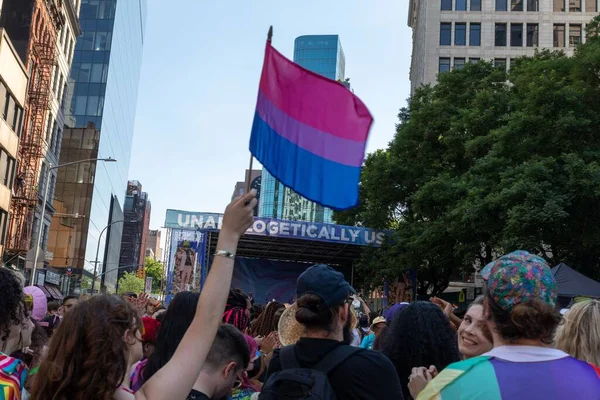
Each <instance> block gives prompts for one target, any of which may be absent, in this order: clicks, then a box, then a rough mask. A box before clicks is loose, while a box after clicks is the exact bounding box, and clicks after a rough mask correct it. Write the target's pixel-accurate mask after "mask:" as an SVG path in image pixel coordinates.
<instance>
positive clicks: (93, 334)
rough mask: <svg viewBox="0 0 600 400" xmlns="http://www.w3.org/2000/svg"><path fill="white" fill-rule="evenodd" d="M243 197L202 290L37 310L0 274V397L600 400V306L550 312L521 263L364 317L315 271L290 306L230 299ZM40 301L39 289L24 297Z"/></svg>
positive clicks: (544, 282) (552, 295)
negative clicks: (457, 296)
mask: <svg viewBox="0 0 600 400" xmlns="http://www.w3.org/2000/svg"><path fill="white" fill-rule="evenodd" d="M255 206H256V198H255V192H254V191H252V192H250V193H249V194H248V195H246V196H244V197H242V198H240V199H238V200H236V201H234V202H232V204H230V205H229V206H228V207H227V209H226V211H225V215H224V218H223V225H222V229H221V232H220V235H219V240H218V244H217V251H216V253H215V257H214V261H213V264H212V266H211V268H210V272H209V275H208V277H207V279H206V284H205V286H204V287H203V290H202V292H201V293H194V292H188V291H184V292H180V293H178V294H177V295H176V296H175V297H174V298H173V299H172V301H171V302H170V303H169V305H168V307H167V308H165V307H163V306H162V305H161V303H160V302H158V301H156V300H154V299H151V298H149V297H148V296H147V295H144V294H141V295H136V294H134V293H126V294H123V295H121V296H110V295H95V296H92V297H90V298H89V299H78V298H77V297H71V296H69V297H67V298H65V299H64V300H63V302H62V303H56V302H49V303H46V299H45V296H41V295H40V294H39V293H38V292H37V290H39V289H38V288H36V287H25V288H23V287H22V282H21V281H20V279H19V277H18V276H17V275H15V274H14V273H13V272H12V271H10V270H8V269H5V268H0V293H2V295H1V296H0V308H1V309H2V313H0V399H7V400H21V399H34V400H67V399H75V400H79V399H81V400H84V399H85V400H88V399H89V400H94V399H99V400H108V399H117V400H121V399H134V398H135V399H149V400H150V399H151V400H163V399H164V400H177V399H181V400H184V399H190V400H192V399H193V400H206V399H215V400H222V399H228V400H229V399H231V400H238V399H243V400H253V399H259V400H270V399H306V400H309V399H322V400H325V399H400V400H401V399H416V400H433V399H442V400H448V399H486V400H487V399H503V400H512V399H528V400H529V399H533V400H537V399H540V400H541V399H543V400H552V399H600V369H599V368H598V367H596V366H597V365H599V363H600V325H599V322H600V320H599V318H600V302H599V301H598V300H586V301H582V302H579V303H576V304H574V305H573V306H572V307H571V308H570V309H569V310H568V311H567V312H566V313H564V315H562V314H561V313H560V312H559V310H558V309H557V304H556V302H557V294H556V284H555V282H554V278H553V277H552V274H551V272H550V269H549V268H548V265H547V264H546V262H545V261H544V260H543V259H542V258H540V257H538V256H535V255H532V254H529V253H527V252H525V251H517V252H513V253H510V254H507V255H505V256H503V257H500V258H499V259H498V260H496V261H494V262H492V263H490V264H489V265H488V266H486V267H485V268H484V270H483V271H482V276H483V278H484V280H485V287H484V294H483V295H482V296H480V297H478V298H476V299H475V301H473V302H472V303H471V304H470V305H469V307H468V309H467V310H466V313H465V314H464V316H463V317H462V318H459V317H458V316H457V315H455V309H454V307H453V305H452V304H450V303H448V302H446V301H444V300H442V299H440V298H437V297H434V298H431V299H430V301H415V302H411V303H410V304H409V303H398V304H394V305H393V306H391V307H389V308H388V309H386V310H382V312H381V313H377V312H372V311H371V310H370V309H369V307H368V306H367V304H366V303H365V302H364V301H363V300H362V299H361V298H360V297H358V296H357V293H356V291H355V290H354V288H352V286H351V285H350V284H349V283H348V282H347V281H346V280H345V278H344V276H343V274H342V273H340V272H338V271H336V270H335V269H333V268H331V267H329V266H326V265H314V266H311V267H309V268H307V269H306V271H305V272H304V273H302V274H301V275H300V277H299V278H298V281H297V286H296V298H295V301H294V303H293V304H284V303H281V302H278V301H275V300H274V301H271V302H270V303H268V304H266V305H264V306H263V305H258V304H255V301H254V299H253V298H252V296H251V294H249V295H246V294H245V293H244V292H242V291H241V290H238V289H232V288H231V279H232V273H233V266H234V258H235V252H236V248H237V244H238V241H239V239H240V237H241V236H242V235H243V234H244V232H245V231H246V229H247V228H248V227H249V226H250V224H251V223H252V220H253V219H252V213H253V209H254V207H255ZM36 289H37V290H36Z"/></svg>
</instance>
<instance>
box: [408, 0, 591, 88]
mask: <svg viewBox="0 0 600 400" xmlns="http://www.w3.org/2000/svg"><path fill="white" fill-rule="evenodd" d="M507 1H508V9H509V10H510V4H511V0H507ZM586 1H596V2H597V1H598V0H582V9H583V10H585V4H586ZM455 4H456V0H453V9H454V8H455V7H454V5H455ZM470 4H471V0H467V8H469V7H470ZM566 4H567V7H568V4H569V1H568V0H567V1H566ZM523 8H524V10H525V11H495V9H496V0H481V9H482V11H441V0H410V5H409V19H408V25H409V26H410V27H412V28H413V54H412V60H411V71H410V80H411V91H414V89H415V88H417V87H419V86H421V85H423V84H427V83H435V82H436V80H437V75H438V68H439V58H440V57H449V58H451V65H454V57H460V58H465V59H467V60H468V59H469V58H480V59H482V60H488V61H491V60H493V59H495V58H506V59H507V63H508V60H509V59H511V58H517V57H520V56H524V55H526V56H532V55H533V54H534V52H535V48H534V47H525V44H526V34H525V29H526V28H524V33H523V47H511V46H510V23H511V22H512V23H524V24H527V23H537V24H539V48H540V49H541V48H548V49H551V50H563V51H565V53H567V54H568V55H572V54H573V51H574V48H572V47H569V24H580V25H582V26H583V27H584V32H583V37H584V41H585V25H586V24H587V23H589V22H590V21H591V19H592V18H594V17H595V16H596V15H598V13H592V12H585V11H582V12H575V11H574V12H554V11H553V1H552V0H539V11H536V12H533V11H526V9H527V0H523ZM441 22H451V23H452V41H451V43H452V45H450V46H440V23H441ZM455 22H466V23H467V25H468V23H469V22H477V23H481V46H455V45H454V23H455ZM496 23H507V24H508V25H507V27H508V33H507V41H508V46H506V47H496V46H495V45H494V29H495V24H496ZM554 24H566V32H565V35H566V47H564V48H560V49H559V48H556V49H555V48H554V47H553V26H554ZM468 37H469V31H468V29H467V41H468Z"/></svg>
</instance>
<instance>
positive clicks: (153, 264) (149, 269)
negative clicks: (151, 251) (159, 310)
mask: <svg viewBox="0 0 600 400" xmlns="http://www.w3.org/2000/svg"><path fill="white" fill-rule="evenodd" d="M144 270H145V271H146V276H149V277H152V293H158V292H160V289H161V285H162V281H163V279H164V278H165V269H164V266H163V264H162V263H161V262H160V261H156V260H155V259H153V258H152V257H146V259H145V260H144Z"/></svg>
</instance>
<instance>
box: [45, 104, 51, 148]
mask: <svg viewBox="0 0 600 400" xmlns="http://www.w3.org/2000/svg"><path fill="white" fill-rule="evenodd" d="M51 136H52V113H51V112H50V111H48V120H47V121H46V142H48V143H49V142H50V137H51Z"/></svg>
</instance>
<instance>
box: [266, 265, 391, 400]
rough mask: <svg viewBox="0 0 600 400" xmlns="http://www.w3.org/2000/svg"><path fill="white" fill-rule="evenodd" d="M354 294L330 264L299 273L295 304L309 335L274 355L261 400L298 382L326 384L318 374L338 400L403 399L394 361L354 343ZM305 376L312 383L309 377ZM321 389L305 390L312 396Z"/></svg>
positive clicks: (297, 314) (300, 320) (299, 320)
mask: <svg viewBox="0 0 600 400" xmlns="http://www.w3.org/2000/svg"><path fill="white" fill-rule="evenodd" d="M355 293H356V291H355V290H354V288H352V286H350V284H349V283H348V282H347V281H346V280H345V278H344V275H343V274H342V273H341V272H339V271H336V270H335V269H333V268H331V267H329V266H327V265H314V266H312V267H310V268H308V269H307V270H306V271H304V273H302V275H300V277H299V278H298V282H297V286H296V295H297V301H296V304H295V306H296V307H297V311H296V321H297V322H298V323H299V324H300V325H301V326H302V327H303V328H304V335H303V336H302V337H301V338H300V340H299V341H298V342H297V343H296V344H294V345H291V346H286V347H284V348H282V349H280V350H276V351H275V353H274V355H273V359H272V361H271V364H270V365H269V370H268V373H267V381H266V383H265V385H264V386H263V392H262V394H261V397H260V398H261V399H262V398H267V399H269V398H277V397H276V396H275V397H269V394H268V393H274V394H277V393H286V392H285V390H286V389H285V388H286V386H285V385H286V384H289V382H291V381H294V379H295V378H298V379H297V381H298V382H295V383H296V384H298V383H300V382H313V383H315V382H322V380H319V378H318V376H320V377H323V376H325V377H326V379H327V381H328V385H327V386H328V388H329V389H331V390H332V391H333V393H334V394H335V398H338V399H350V400H352V399H357V400H358V399H403V395H402V389H401V388H400V381H399V379H398V375H397V374H396V370H395V368H394V366H393V364H392V363H391V361H390V360H389V359H388V358H387V357H386V356H385V355H383V354H382V353H379V352H376V351H372V350H366V349H361V348H358V347H353V346H350V345H349V343H350V341H351V339H352V328H353V326H352V323H351V321H352V316H351V313H352V311H351V307H352V301H353V297H352V295H353V294H355ZM282 374H284V375H285V376H284V375H282ZM302 374H304V376H301V375H302ZM306 374H308V375H310V379H304V377H305V376H306ZM310 385H312V383H311V384H309V386H310ZM297 387H298V385H297V386H296V387H295V388H297ZM321 389H322V388H320V387H316V386H315V387H308V388H306V390H307V393H313V395H314V394H315V393H317V392H319V391H320V390H321ZM278 391H279V392H278ZM282 391H283V392H282ZM298 398H300V397H298ZM311 398H313V397H311ZM325 398H329V397H325Z"/></svg>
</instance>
